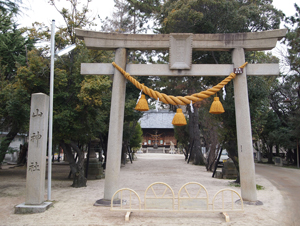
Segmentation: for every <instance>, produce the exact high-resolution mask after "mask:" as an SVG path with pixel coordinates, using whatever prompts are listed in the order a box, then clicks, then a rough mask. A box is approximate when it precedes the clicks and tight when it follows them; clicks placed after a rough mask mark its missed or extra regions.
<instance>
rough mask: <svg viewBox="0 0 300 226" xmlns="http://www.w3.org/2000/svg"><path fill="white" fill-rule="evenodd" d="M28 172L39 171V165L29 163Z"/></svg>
mask: <svg viewBox="0 0 300 226" xmlns="http://www.w3.org/2000/svg"><path fill="white" fill-rule="evenodd" d="M28 171H30V172H34V171H40V165H39V164H38V163H37V162H31V163H30V165H29V167H28Z"/></svg>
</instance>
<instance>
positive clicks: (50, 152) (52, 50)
mask: <svg viewBox="0 0 300 226" xmlns="http://www.w3.org/2000/svg"><path fill="white" fill-rule="evenodd" d="M75 47H76V44H73V45H70V46H68V47H66V48H64V49H62V50H60V51H59V52H57V53H56V54H55V53H54V50H55V20H52V27H51V65H50V92H49V93H50V106H49V137H48V193H47V199H48V200H49V201H50V200H51V178H52V176H51V174H52V134H53V131H52V129H53V93H54V91H53V90H54V61H55V58H54V57H55V55H58V56H62V55H64V54H67V53H68V52H70V51H71V50H73V49H74V48H75Z"/></svg>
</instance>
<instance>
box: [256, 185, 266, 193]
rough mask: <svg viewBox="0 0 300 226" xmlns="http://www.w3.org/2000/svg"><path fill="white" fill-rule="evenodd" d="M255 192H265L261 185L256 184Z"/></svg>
mask: <svg viewBox="0 0 300 226" xmlns="http://www.w3.org/2000/svg"><path fill="white" fill-rule="evenodd" d="M256 190H258V191H260V190H265V187H264V186H262V185H259V184H257V185H256Z"/></svg>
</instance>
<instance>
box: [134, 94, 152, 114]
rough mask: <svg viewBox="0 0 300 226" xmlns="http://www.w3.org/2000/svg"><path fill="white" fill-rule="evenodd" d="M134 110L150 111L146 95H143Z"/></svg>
mask: <svg viewBox="0 0 300 226" xmlns="http://www.w3.org/2000/svg"><path fill="white" fill-rule="evenodd" d="M134 109H135V110H137V111H149V106H148V103H147V100H146V97H145V95H144V94H142V95H141V98H140V99H139V100H138V103H137V105H136V106H135V108H134Z"/></svg>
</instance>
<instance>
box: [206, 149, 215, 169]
mask: <svg viewBox="0 0 300 226" xmlns="http://www.w3.org/2000/svg"><path fill="white" fill-rule="evenodd" d="M216 146H217V144H215V143H212V144H211V145H210V152H209V154H208V157H207V161H206V170H207V171H213V169H214V165H215V164H214V163H215V161H216V157H217V156H216V153H217V149H216ZM207 150H208V149H207ZM216 164H218V163H216Z"/></svg>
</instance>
